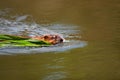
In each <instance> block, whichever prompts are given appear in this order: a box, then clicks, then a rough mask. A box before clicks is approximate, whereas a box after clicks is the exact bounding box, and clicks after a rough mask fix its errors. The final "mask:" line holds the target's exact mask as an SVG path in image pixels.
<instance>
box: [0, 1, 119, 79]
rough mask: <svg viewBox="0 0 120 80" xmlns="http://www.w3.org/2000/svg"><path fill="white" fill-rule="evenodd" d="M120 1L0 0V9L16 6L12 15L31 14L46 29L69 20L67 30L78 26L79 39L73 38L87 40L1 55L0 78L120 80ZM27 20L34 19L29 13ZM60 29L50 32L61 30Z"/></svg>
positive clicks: (66, 22) (64, 23) (19, 19)
mask: <svg viewBox="0 0 120 80" xmlns="http://www.w3.org/2000/svg"><path fill="white" fill-rule="evenodd" d="M119 3H120V2H119V0H114V1H113V0H106V1H105V0H104V1H103V0H91V1H88V0H71V1H70V0H34V1H32V0H29V1H28V0H26V1H24V0H20V1H18V0H8V1H5V0H2V1H1V3H0V9H1V10H3V9H6V8H10V9H14V10H15V12H13V13H10V15H12V16H15V14H16V15H17V14H18V16H20V15H21V16H23V17H22V18H18V19H16V20H17V21H18V22H19V21H21V20H22V19H24V18H26V16H29V15H31V16H32V19H34V20H33V21H35V23H37V24H39V25H41V24H45V25H42V26H43V27H44V28H45V29H52V28H53V29H55V28H56V27H55V26H57V28H58V26H61V25H66V24H67V25H66V27H65V28H67V29H65V30H66V31H65V33H66V32H69V30H74V29H77V30H80V31H78V32H77V33H78V34H76V35H74V36H79V37H81V38H80V39H78V38H74V39H75V40H78V41H79V40H80V41H87V42H88V45H87V46H84V47H75V48H74V49H73V48H72V49H69V50H65V51H62V52H45V53H43V54H40V53H38V54H24V55H23V54H22V55H21V54H17V55H1V56H0V79H1V80H9V79H11V80H120V77H119V75H120V54H119V53H120V50H119V49H120V47H119V46H120V45H119V43H120V42H119V41H120V37H119V35H120V31H119V25H120V23H119V21H120V17H119V16H120V15H119V12H120V10H119V8H120V6H119ZM13 14H14V15H13ZM3 15H4V13H1V14H0V17H1V16H2V17H3ZM25 15H26V16H25ZM6 18H7V20H8V19H10V16H8V17H6ZM6 18H5V17H4V19H6ZM10 20H11V19H10ZM26 22H28V24H29V22H32V21H31V18H30V19H28V20H25V23H26ZM46 25H47V26H46ZM54 25H55V26H54ZM50 26H52V27H50ZM70 26H72V27H73V29H70ZM74 26H77V28H75V27H74ZM63 27H64V26H63ZM59 28H61V27H59ZM59 28H58V29H56V30H54V31H58V30H59V31H60V30H61V29H59ZM53 29H52V30H53ZM62 29H63V28H62ZM62 31H63V30H62ZM60 32H61V31H60ZM63 32H64V31H63ZM70 32H71V33H72V31H70ZM58 33H59V32H58ZM75 33H76V32H75ZM61 34H63V33H61ZM66 35H67V34H66ZM71 35H72V34H71ZM68 39H69V38H68ZM58 53H59V54H58ZM11 54H12V53H11Z"/></svg>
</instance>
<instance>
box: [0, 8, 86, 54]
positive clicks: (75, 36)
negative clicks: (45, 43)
mask: <svg viewBox="0 0 120 80" xmlns="http://www.w3.org/2000/svg"><path fill="white" fill-rule="evenodd" d="M11 11H12V10H11V9H5V10H1V11H0V16H1V17H0V34H11V35H18V36H19V35H22V36H35V35H43V34H58V35H60V36H62V37H64V38H65V40H64V43H63V44H59V45H55V46H51V47H40V48H39V47H37V48H36V47H32V48H29V47H24V48H23V47H22V48H20V47H8V48H6V47H5V48H0V54H20V53H21V54H23V53H25V54H30V53H45V52H61V51H66V50H69V49H73V48H80V47H84V46H86V45H87V43H86V42H85V41H81V40H80V38H81V36H80V30H78V28H77V27H78V26H74V25H68V24H56V23H55V24H51V25H49V26H48V25H45V24H44V25H43V24H42V25H40V24H37V23H36V22H35V21H34V20H33V18H32V16H31V15H18V14H16V13H14V14H13V13H12V14H11Z"/></svg>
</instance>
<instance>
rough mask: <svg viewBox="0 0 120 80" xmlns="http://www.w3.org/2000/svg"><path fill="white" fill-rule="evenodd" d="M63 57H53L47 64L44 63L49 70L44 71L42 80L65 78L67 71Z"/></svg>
mask: <svg viewBox="0 0 120 80" xmlns="http://www.w3.org/2000/svg"><path fill="white" fill-rule="evenodd" d="M65 60H66V59H65V58H64V57H59V58H55V59H53V60H52V61H51V62H50V63H49V64H46V65H44V66H45V68H46V69H47V70H48V71H50V72H48V73H46V75H45V76H44V77H43V79H42V80H61V79H65V78H67V75H68V73H67V72H66V71H65V69H66V68H67V67H66V66H65Z"/></svg>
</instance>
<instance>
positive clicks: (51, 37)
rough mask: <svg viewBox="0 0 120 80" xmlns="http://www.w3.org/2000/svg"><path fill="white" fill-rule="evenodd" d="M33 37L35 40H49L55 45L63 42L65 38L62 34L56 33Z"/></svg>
mask: <svg viewBox="0 0 120 80" xmlns="http://www.w3.org/2000/svg"><path fill="white" fill-rule="evenodd" d="M31 38H32V39H35V40H43V41H47V42H49V43H51V44H53V45H55V44H59V43H62V42H63V40H64V39H63V38H62V37H61V36H59V35H56V34H45V35H42V36H33V37H31Z"/></svg>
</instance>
